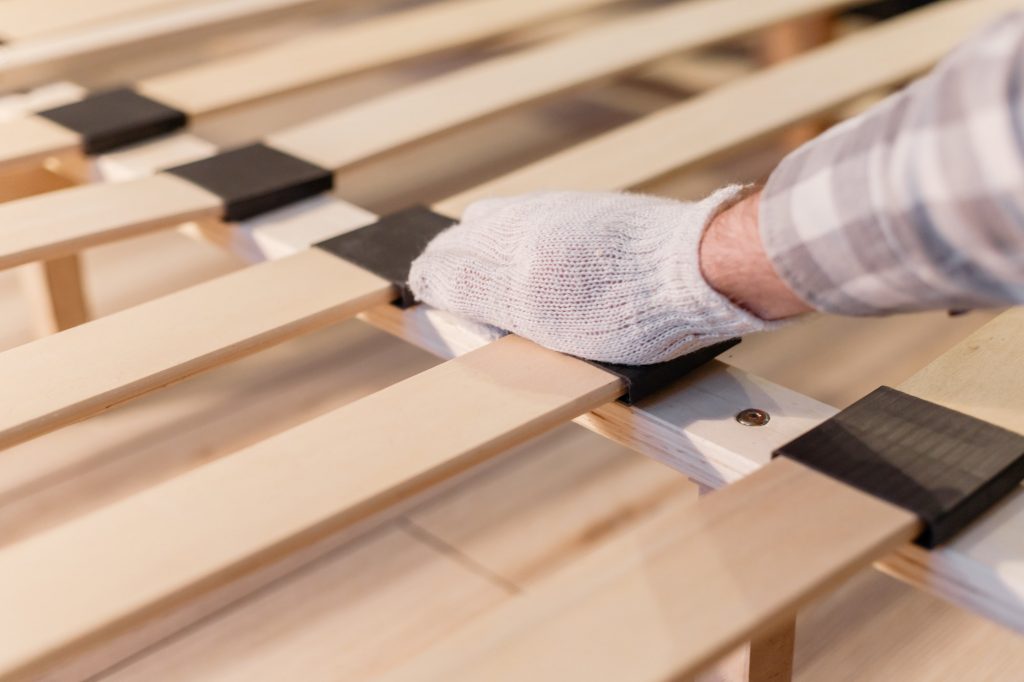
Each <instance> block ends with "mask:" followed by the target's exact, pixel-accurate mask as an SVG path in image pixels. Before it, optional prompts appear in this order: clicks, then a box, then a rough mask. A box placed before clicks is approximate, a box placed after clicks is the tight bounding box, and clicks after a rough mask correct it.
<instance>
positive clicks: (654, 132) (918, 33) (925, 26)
mask: <svg viewBox="0 0 1024 682" xmlns="http://www.w3.org/2000/svg"><path fill="white" fill-rule="evenodd" d="M1014 5H1015V3H1014V2H1012V0H996V1H995V2H963V1H959V0H954V1H951V2H950V1H947V2H943V3H939V4H938V5H936V6H934V7H931V8H925V9H921V10H917V11H915V12H912V13H910V14H907V15H905V16H903V17H901V18H897V19H892V20H889V21H886V22H884V23H882V24H880V25H878V26H875V27H872V28H871V29H869V30H865V31H863V32H860V33H855V34H853V35H851V36H849V37H847V38H843V39H841V40H837V41H835V42H833V43H830V44H829V45H826V46H824V47H821V48H818V49H815V50H813V51H811V52H808V53H807V54H805V55H804V56H802V57H797V58H794V59H792V60H790V61H788V62H785V63H782V64H779V65H777V66H775V67H773V68H768V69H765V70H763V71H761V72H758V73H755V74H752V75H750V76H747V77H745V78H740V79H737V80H735V81H732V82H730V83H727V84H726V85H723V86H722V87H719V88H716V89H714V90H711V91H709V92H707V93H705V94H702V95H700V96H698V97H694V98H693V99H691V100H689V101H686V102H683V103H682V104H679V105H677V106H675V107H671V108H668V109H665V110H664V111H661V112H658V113H655V114H652V115H651V116H649V117H647V118H646V119H644V120H643V121H641V122H639V123H637V124H635V125H631V126H624V127H623V128H621V129H620V130H619V131H617V132H611V133H608V134H607V135H603V136H601V137H600V138H597V139H595V140H593V141H591V142H588V143H584V144H581V145H578V146H577V147H575V148H574V149H573V150H570V151H568V152H565V153H562V154H559V155H557V156H554V157H551V158H549V159H543V160H541V161H538V162H536V163H535V164H533V165H531V166H528V167H526V168H523V169H521V170H519V171H517V172H514V173H510V174H508V175H506V176H503V177H501V178H498V179H497V180H494V181H492V182H489V183H485V184H482V185H480V186H478V187H474V188H473V189H471V190H469V191H467V192H464V193H462V194H460V195H458V196H455V197H452V198H451V199H448V200H446V201H444V202H441V203H440V204H438V208H439V210H440V211H442V212H447V213H451V214H458V213H459V212H461V210H462V208H464V207H465V206H466V205H468V204H469V203H471V202H472V201H474V200H476V199H479V198H482V197H486V196H500V195H507V194H516V193H519V192H524V191H532V190H537V189H543V188H546V187H560V188H566V187H570V188H574V189H602V188H605V187H625V186H630V185H635V184H637V183H638V182H641V181H640V180H638V179H637V178H639V177H643V178H644V180H643V182H646V181H648V180H651V179H654V178H656V177H658V176H659V175H662V174H665V173H669V172H671V171H673V170H676V169H678V168H679V166H680V165H682V164H683V163H688V162H691V161H695V160H697V159H700V158H707V157H708V156H710V155H713V154H716V153H719V152H722V151H726V150H728V149H730V148H733V147H736V146H737V145H740V144H743V143H745V142H749V141H751V140H753V139H756V138H758V137H761V136H765V135H768V134H770V133H773V132H777V131H779V130H781V129H783V128H785V127H786V126H787V125H789V124H791V123H794V122H799V121H800V120H803V119H806V118H809V117H812V116H815V115H817V114H820V113H822V112H824V111H828V110H829V109H832V108H835V107H839V106H841V105H842V104H844V103H845V102H847V101H849V100H851V99H853V98H855V97H857V96H858V95H861V94H863V93H865V92H870V91H872V90H874V89H876V88H879V87H884V86H886V85H892V84H895V83H899V82H901V81H904V80H908V79H910V78H912V77H914V76H916V75H918V74H920V73H921V72H923V71H925V70H927V69H928V68H929V67H930V66H932V65H933V64H934V63H935V62H936V61H938V60H939V59H940V58H941V57H942V56H943V55H944V54H945V53H946V52H948V51H949V49H950V48H952V47H953V46H954V45H956V44H957V42H959V41H960V40H962V39H963V38H964V37H965V36H966V35H968V34H969V33H970V32H971V31H972V30H974V29H975V28H977V27H978V26H981V25H983V24H984V23H986V22H988V21H990V20H991V19H992V18H993V17H996V16H998V15H999V14H1000V13H1002V12H1005V11H1008V10H1009V9H1010V8H1011V7H1012V6H1014ZM794 93H798V95H799V96H795V94H794ZM751 102H757V103H758V104H757V115H756V116H752V115H750V110H749V106H750V103H751ZM613 149H614V154H608V153H607V152H608V151H611V150H613ZM681 154H684V155H685V156H680V155H681ZM570 169H571V172H570Z"/></svg>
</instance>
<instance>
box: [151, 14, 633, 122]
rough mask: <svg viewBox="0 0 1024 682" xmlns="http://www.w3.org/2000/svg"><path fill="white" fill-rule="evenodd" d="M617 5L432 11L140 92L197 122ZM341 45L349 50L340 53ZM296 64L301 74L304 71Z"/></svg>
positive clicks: (379, 21)
mask: <svg viewBox="0 0 1024 682" xmlns="http://www.w3.org/2000/svg"><path fill="white" fill-rule="evenodd" d="M617 1H618V0H556V1H555V2H552V1H551V0H518V1H517V2H514V3H509V2H505V1H504V0H462V1H460V2H441V3H436V4H428V5H425V6H422V7H414V8H412V9H409V10H405V11H401V12H398V13H395V14H390V15H384V16H381V17H377V18H373V19H369V20H366V21H362V22H359V23H357V24H354V25H346V26H342V27H339V28H332V29H328V30H321V31H318V32H316V33H310V34H307V35H304V36H302V37H301V38H297V39H295V40H290V41H287V42H284V43H280V44H277V45H272V46H269V47H267V48H265V49H261V50H258V51H255V52H250V53H246V54H242V55H239V56H236V57H230V58H228V59H220V60H217V61H215V62H212V63H207V64H201V65H199V66H194V67H190V68H187V69H183V70H181V71H177V72H174V73H170V74H164V75H160V76H156V77H153V78H147V79H145V80H143V81H141V82H139V84H138V86H137V89H138V90H139V91H140V92H142V93H143V94H146V95H149V96H151V97H154V98H156V99H158V100H159V101H161V102H165V103H167V104H170V105H171V106H174V107H177V108H178V109H181V110H182V111H185V112H187V113H188V114H190V115H192V116H198V115H202V114H208V113H211V112H213V111H217V110H220V109H225V108H228V107H232V106H237V105H239V104H242V103H245V102H251V101H255V100H258V99H260V98H263V97H267V96H269V95H273V94H279V93H283V92H287V91H289V90H293V89H296V88H301V87H305V86H308V85H312V84H314V83H317V82H321V81H325V80H328V79H331V78H337V77H338V76H340V75H343V74H349V73H355V72H357V71H360V70H363V69H369V68H371V67H376V66H381V65H384V64H389V63H393V62H397V61H400V60H402V59H408V58H410V57H415V56H420V55H425V54H429V53H431V52H436V51H438V50H445V49H450V48H452V47H458V46H461V45H466V44H469V43H472V42H474V41H479V40H482V39H485V38H489V37H492V36H497V35H501V34H503V33H506V32H508V31H511V30H514V29H517V28H520V27H524V26H528V25H529V24H532V23H534V22H539V21H545V20H551V19H554V18H557V17H558V16H560V15H563V14H569V13H571V12H577V11H584V10H588V9H594V8H598V7H601V6H603V5H608V4H611V3H613V2H617ZM339 45H343V46H344V49H338V46H339ZM296 64H301V65H302V67H301V68H298V69H297V68H296Z"/></svg>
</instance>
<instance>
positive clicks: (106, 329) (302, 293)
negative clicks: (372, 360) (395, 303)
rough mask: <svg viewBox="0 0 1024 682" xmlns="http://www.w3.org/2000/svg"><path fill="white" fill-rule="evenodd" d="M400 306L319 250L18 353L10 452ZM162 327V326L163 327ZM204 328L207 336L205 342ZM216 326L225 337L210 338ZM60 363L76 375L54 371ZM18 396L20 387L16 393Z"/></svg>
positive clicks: (11, 380)
mask: <svg viewBox="0 0 1024 682" xmlns="http://www.w3.org/2000/svg"><path fill="white" fill-rule="evenodd" d="M285 281H287V282H297V283H298V284H297V287H298V288H293V287H292V286H291V285H289V286H286V287H281V286H278V284H279V283H280V282H285ZM339 290H340V291H344V292H346V296H345V297H343V298H339V297H338V296H337V295H336V294H335V293H334V292H335V291H339ZM392 297H393V292H392V288H391V285H390V284H389V283H388V282H387V281H385V280H382V279H380V278H379V277H376V276H375V275H372V274H370V273H368V272H366V271H365V270H362V269H360V268H356V267H354V266H346V265H345V264H344V263H343V262H341V261H339V260H338V259H337V258H335V257H333V256H330V255H327V254H326V253H324V252H322V251H316V250H310V251H305V252H303V253H300V254H297V255H295V256H292V257H289V258H284V259H281V260H279V261H274V262H272V263H267V264H266V265H265V266H262V267H259V268H249V269H246V270H242V271H240V272H237V273H233V274H230V275H227V276H224V277H221V278H219V279H216V280H213V281H212V282H209V283H206V284H203V285H200V286H196V287H192V288H190V289H186V290H184V291H181V292H179V293H177V294H174V295H172V296H167V297H164V298H160V299H157V300H155V301H152V302H149V303H146V304H143V305H141V306H137V307H135V308H130V309H128V310H126V311H124V312H123V313H119V314H117V315H112V316H109V317H106V318H102V319H100V320H97V321H95V322H92V323H90V324H88V325H85V326H83V327H78V328H76V329H72V330H68V331H66V332H63V333H61V334H59V335H56V336H50V337H46V338H43V339H40V340H39V341H36V342H35V343H32V344H28V345H24V346H19V347H16V348H14V349H12V350H9V351H7V352H6V353H3V354H0V358H2V360H0V366H2V369H0V373H2V374H3V376H4V377H5V379H4V386H5V387H6V388H4V389H3V391H4V392H5V393H6V392H7V391H8V390H11V391H12V392H11V396H10V399H7V398H5V399H4V405H5V407H4V410H3V412H2V414H0V446H3V447H7V446H10V445H13V444H15V443H18V442H21V441H23V440H25V439H27V438H31V437H33V436H36V435H39V434H40V433H43V432H46V431H49V430H52V429H53V427H54V426H57V425H63V424H66V423H68V422H71V421H75V420H77V419H80V418H81V417H82V416H84V415H87V414H94V413H96V412H99V411H102V410H105V409H108V408H110V407H112V406H114V405H116V404H118V403H120V402H123V401H124V400H127V399H129V398H132V397H136V396H138V395H140V394H142V393H145V392H147V391H150V390H153V389H155V388H159V387H161V386H165V385H167V384H168V383H172V382H174V381H179V380H181V379H183V378H185V377H187V376H190V375H192V374H195V373H197V372H200V371H203V370H205V369H208V368H210V367H213V366H216V365H219V364H223V363H225V362H229V361H230V360H232V359H234V358H237V357H239V356H243V355H247V354H250V353H253V352H255V351H257V350H260V349H261V348H265V347H267V346H269V345H273V344H276V343H280V342H281V341H282V340H284V339H287V338H292V337H294V336H296V335H299V334H303V333H307V332H310V331H312V330H314V329H318V328H320V327H323V326H325V325H327V324H330V323H332V322H336V321H338V320H340V319H344V318H346V317H351V316H353V315H355V314H356V313H357V312H359V311H361V310H365V309H366V308H367V307H368V306H373V305H375V304H382V303H387V301H388V300H390V298H392ZM204 308H207V309H209V310H212V311H216V312H214V313H213V317H207V316H206V315H205V314H204V313H203V312H202V311H203V309H204ZM155 320H160V321H161V322H160V323H156V324H154V323H153V321H155ZM189 321H191V322H189ZM197 322H198V323H199V324H200V325H201V326H202V327H203V331H201V332H199V333H196V331H197V328H196V326H195V323H197ZM210 323H213V327H215V328H216V329H217V330H218V331H217V333H210V332H211V331H213V329H210V328H208V325H210ZM111 351H114V352H111ZM58 356H59V357H60V358H61V364H62V365H63V366H64V367H65V368H66V369H67V371H61V372H54V371H53V370H52V365H51V363H52V362H53V360H54V359H55V358H56V357H58ZM154 360H155V362H154ZM27 386H31V387H32V388H31V390H30V393H31V394H32V396H34V399H30V400H17V399H15V395H14V394H15V393H19V392H20V393H23V392H24V390H25V387H27ZM15 387H20V388H19V389H18V390H12V389H15ZM44 404H45V408H43V410H40V406H41V405H44Z"/></svg>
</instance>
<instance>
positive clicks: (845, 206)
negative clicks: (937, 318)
mask: <svg viewBox="0 0 1024 682" xmlns="http://www.w3.org/2000/svg"><path fill="white" fill-rule="evenodd" d="M760 229H761V237H762V240H763V242H764V244H765V248H766V250H767V252H768V255H769V258H770V259H771V261H772V263H773V264H774V266H775V269H776V270H777V272H778V274H779V275H780V277H782V279H783V280H784V281H785V282H786V283H787V284H789V286H790V287H791V288H792V289H793V291H794V292H795V293H796V294H797V295H798V296H800V297H801V298H803V299H804V300H805V301H807V302H808V303H809V304H811V305H812V306H814V307H815V308H817V309H819V310H822V311H825V312H832V313H837V314H844V315H877V314H885V313H893V312H900V311H910V310H924V309H931V308H954V309H959V308H978V307H995V306H1003V305H1012V304H1018V303H1024V12H1022V13H1017V14H1013V15H1010V16H1008V17H1006V18H1004V19H1002V20H1000V21H999V22H997V23H996V24H994V25H992V26H990V27H989V28H988V29H986V30H985V31H982V32H981V33H980V34H979V35H977V36H975V37H974V38H973V39H971V40H970V41H968V42H966V43H964V44H963V45H962V46H961V47H959V48H958V49H957V50H956V51H955V52H953V53H952V54H951V55H949V56H948V57H947V58H946V59H945V60H943V62H942V63H941V64H940V65H939V66H938V67H937V68H936V69H935V70H934V71H933V72H931V73H930V74H929V75H927V76H925V77H924V78H922V79H920V80H918V81H916V82H915V83H913V84H912V85H911V86H909V87H908V88H906V89H904V90H902V91H901V92H899V93H897V94H895V95H893V96H891V97H889V98H888V99H886V100H884V101H883V102H882V103H880V104H879V105H878V106H876V107H874V108H872V109H871V110H869V111H867V112H865V113H864V114H862V115H860V116H858V117H856V118H854V119H851V120H849V121H846V122H844V123H842V124H840V125H838V126H835V127H834V128H832V129H831V130H829V131H828V132H827V133H825V134H824V135H822V136H820V137H819V138H817V139H815V140H813V141H811V142H810V143H808V144H806V145H804V146H802V147H800V148H799V149H797V150H796V151H794V152H793V153H792V154H790V155H789V156H788V157H787V158H786V159H784V160H783V162H782V163H781V164H780V165H779V166H778V168H777V169H776V170H775V171H774V172H773V173H772V175H771V177H770V178H769V180H768V183H767V185H766V186H765V188H764V192H763V193H762V198H761V208H760Z"/></svg>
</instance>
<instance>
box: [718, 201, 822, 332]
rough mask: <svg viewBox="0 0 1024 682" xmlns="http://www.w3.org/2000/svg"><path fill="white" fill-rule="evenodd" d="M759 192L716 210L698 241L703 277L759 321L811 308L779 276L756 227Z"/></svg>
mask: <svg viewBox="0 0 1024 682" xmlns="http://www.w3.org/2000/svg"><path fill="white" fill-rule="evenodd" d="M760 203H761V192H760V191H758V192H755V193H753V194H751V195H750V196H748V197H746V198H745V199H743V200H741V201H739V202H738V203H736V204H734V205H733V206H731V207H729V208H727V209H726V210H724V211H722V212H721V213H719V214H718V215H717V216H716V217H715V218H714V219H713V220H712V221H711V223H710V224H709V225H708V228H707V230H705V232H704V238H703V239H702V240H701V244H700V268H701V273H702V274H703V275H704V279H706V280H707V282H708V284H710V285H711V286H712V287H714V288H715V289H716V290H717V291H718V292H719V293H721V294H723V295H725V296H727V297H728V298H729V299H730V300H731V301H733V302H734V303H736V304H737V305H740V306H742V307H744V308H746V309H747V310H749V311H750V312H752V313H754V314H755V315H757V316H758V317H760V318H761V319H764V320H781V319H784V318H787V317H792V316H794V315H799V314H800V313H805V312H808V311H810V310H812V308H811V307H810V306H809V305H807V303H805V302H804V301H803V300H801V299H800V298H799V297H798V296H797V295H796V294H794V293H793V290H792V289H790V288H789V286H788V285H787V284H786V283H785V282H784V281H783V280H782V278H780V277H779V275H778V273H777V272H776V271H775V268H774V267H773V266H772V264H771V261H770V260H769V259H768V254H767V253H766V252H765V249H764V244H763V243H762V241H761V233H760V230H759V229H758V212H759V209H760Z"/></svg>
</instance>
